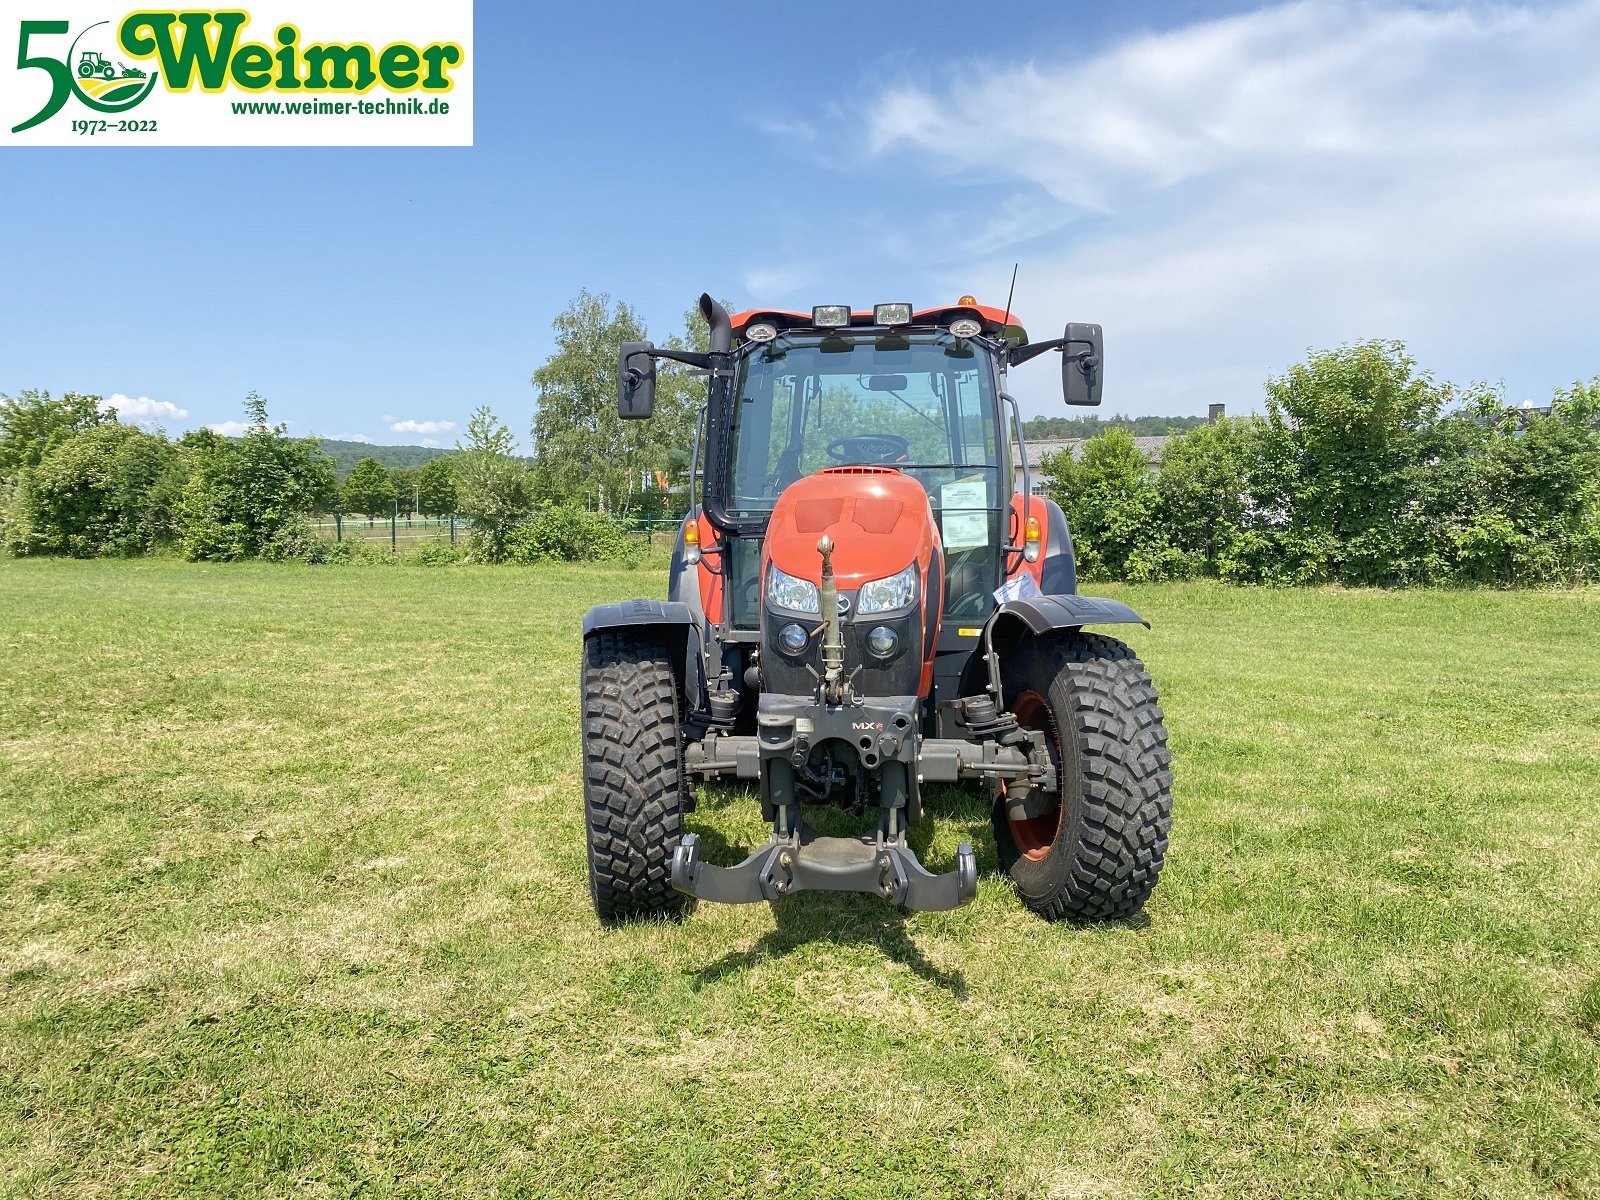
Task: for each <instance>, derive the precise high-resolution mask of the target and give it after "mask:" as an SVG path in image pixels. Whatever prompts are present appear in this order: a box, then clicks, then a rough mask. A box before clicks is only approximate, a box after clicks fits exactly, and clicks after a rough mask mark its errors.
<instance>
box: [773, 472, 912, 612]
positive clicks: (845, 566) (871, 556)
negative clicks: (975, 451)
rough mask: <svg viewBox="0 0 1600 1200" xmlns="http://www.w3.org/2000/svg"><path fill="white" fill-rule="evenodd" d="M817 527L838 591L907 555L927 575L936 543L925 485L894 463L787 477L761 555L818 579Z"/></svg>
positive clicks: (897, 566)
mask: <svg viewBox="0 0 1600 1200" xmlns="http://www.w3.org/2000/svg"><path fill="white" fill-rule="evenodd" d="M823 534H827V535H828V536H829V537H831V538H832V539H833V545H834V550H833V573H834V577H835V579H836V580H837V584H838V588H839V590H840V591H841V592H853V591H855V590H856V589H857V588H859V587H860V586H861V585H862V584H863V583H867V582H869V581H871V580H874V579H882V578H884V577H885V576H888V575H893V574H894V573H895V572H897V571H902V570H904V569H905V568H906V567H907V566H908V565H910V564H911V563H917V564H919V565H920V567H921V574H922V577H923V578H924V579H926V578H927V571H928V566H929V563H930V562H931V561H932V559H933V557H934V555H935V553H936V551H937V550H938V546H939V532H938V526H937V525H936V524H935V523H934V519H933V510H932V509H931V508H930V507H929V505H928V493H927V492H926V491H924V490H923V487H922V485H921V484H920V483H918V482H917V481H916V480H914V479H912V478H910V477H909V476H907V475H905V474H902V473H901V472H900V471H898V470H896V469H894V468H893V467H877V466H870V467H869V466H862V467H832V468H829V469H827V470H823V471H818V472H817V473H816V474H814V475H808V476H806V477H805V478H804V479H800V480H797V481H796V482H794V483H792V484H790V485H789V486H788V487H787V488H785V489H784V492H783V494H782V495H781V496H779V497H778V502H777V504H776V505H774V506H773V509H772V518H771V520H770V521H769V522H768V524H767V537H766V543H765V546H764V547H763V555H764V557H765V558H766V560H767V561H768V562H770V563H774V564H776V565H777V566H778V568H779V569H781V570H783V571H784V572H786V573H788V574H790V575H793V576H794V577H795V578H797V579H806V580H810V581H811V582H812V583H820V582H821V579H822V559H821V556H820V555H819V554H818V553H817V542H818V541H819V540H820V539H821V538H822V536H823Z"/></svg>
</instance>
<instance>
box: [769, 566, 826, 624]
mask: <svg viewBox="0 0 1600 1200" xmlns="http://www.w3.org/2000/svg"><path fill="white" fill-rule="evenodd" d="M767 603H768V604H770V605H772V607H773V608H786V609H788V610H789V611H790V612H803V613H820V612H821V611H822V601H821V599H820V598H819V597H818V595H817V585H816V584H814V583H812V582H811V581H810V580H809V579H796V578H795V577H794V576H793V575H790V574H789V573H788V572H787V571H781V570H779V569H778V568H777V567H776V566H769V567H767Z"/></svg>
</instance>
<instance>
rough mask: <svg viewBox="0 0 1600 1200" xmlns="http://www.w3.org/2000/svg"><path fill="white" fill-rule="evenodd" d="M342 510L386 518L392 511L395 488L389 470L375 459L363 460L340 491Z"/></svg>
mask: <svg viewBox="0 0 1600 1200" xmlns="http://www.w3.org/2000/svg"><path fill="white" fill-rule="evenodd" d="M340 498H341V499H342V500H343V501H344V510H345V511H346V512H353V513H366V514H367V515H368V516H369V517H378V516H381V517H387V516H389V515H390V514H391V513H392V512H393V511H394V505H395V486H394V480H393V479H391V478H390V477H389V469H388V468H387V467H385V466H384V465H383V464H382V463H381V462H379V461H378V460H377V459H375V458H363V459H362V460H361V461H360V462H358V463H357V464H356V465H355V470H353V471H351V472H350V478H349V479H346V480H345V481H344V487H343V488H341V489H340Z"/></svg>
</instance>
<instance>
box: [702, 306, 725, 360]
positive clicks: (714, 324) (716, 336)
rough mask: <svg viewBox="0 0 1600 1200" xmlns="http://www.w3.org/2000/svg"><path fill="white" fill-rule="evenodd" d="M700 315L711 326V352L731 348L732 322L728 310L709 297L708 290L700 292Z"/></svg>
mask: <svg viewBox="0 0 1600 1200" xmlns="http://www.w3.org/2000/svg"><path fill="white" fill-rule="evenodd" d="M700 315H701V316H703V317H704V318H705V319H706V324H707V325H709V326H711V353H713V354H726V353H728V351H730V350H732V349H733V322H732V321H730V320H729V319H728V310H727V309H725V308H723V307H722V305H720V304H718V303H717V302H716V301H715V300H713V299H712V298H711V293H710V292H702V293H700Z"/></svg>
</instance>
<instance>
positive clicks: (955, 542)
mask: <svg viewBox="0 0 1600 1200" xmlns="http://www.w3.org/2000/svg"><path fill="white" fill-rule="evenodd" d="M939 516H940V522H939V523H940V525H941V526H942V528H943V532H944V546H945V549H946V550H970V549H972V548H973V547H974V546H983V545H987V544H988V542H989V487H988V484H987V483H986V482H985V481H984V480H983V478H982V477H981V476H980V477H979V478H977V479H958V480H956V481H955V482H954V483H947V484H945V485H944V486H943V487H942V488H940V489H939Z"/></svg>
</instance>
